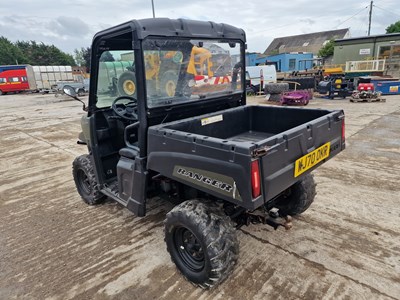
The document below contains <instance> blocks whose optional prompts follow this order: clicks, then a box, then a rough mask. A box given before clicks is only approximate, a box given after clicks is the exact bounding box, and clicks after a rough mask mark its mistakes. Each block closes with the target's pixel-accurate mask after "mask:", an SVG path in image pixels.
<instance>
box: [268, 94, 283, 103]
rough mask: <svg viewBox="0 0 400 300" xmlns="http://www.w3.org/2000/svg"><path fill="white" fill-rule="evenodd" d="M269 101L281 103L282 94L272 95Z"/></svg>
mask: <svg viewBox="0 0 400 300" xmlns="http://www.w3.org/2000/svg"><path fill="white" fill-rule="evenodd" d="M268 100H269V101H273V102H279V101H281V94H271V95H270V96H269V99H268Z"/></svg>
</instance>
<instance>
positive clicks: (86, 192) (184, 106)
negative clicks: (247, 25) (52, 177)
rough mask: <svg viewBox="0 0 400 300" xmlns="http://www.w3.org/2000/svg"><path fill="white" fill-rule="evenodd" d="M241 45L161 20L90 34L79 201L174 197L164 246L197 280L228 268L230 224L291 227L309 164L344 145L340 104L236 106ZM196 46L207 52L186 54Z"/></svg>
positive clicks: (206, 27)
mask: <svg viewBox="0 0 400 300" xmlns="http://www.w3.org/2000/svg"><path fill="white" fill-rule="evenodd" d="M245 43H246V38H245V33H244V31H243V30H241V29H238V28H235V27H233V26H230V25H226V24H216V23H213V22H201V21H192V20H181V19H179V20H170V19H166V18H163V19H144V20H134V21H130V22H127V23H124V24H122V25H119V26H115V27H112V28H110V29H107V30H104V31H101V32H99V33H98V34H96V35H95V37H94V39H93V45H92V53H91V57H92V60H91V79H90V80H91V82H90V93H89V104H88V107H87V108H85V106H84V108H85V110H86V111H87V115H86V116H84V117H83V118H82V133H81V134H80V140H79V141H78V142H79V143H82V144H86V145H87V148H88V154H87V155H82V156H79V157H77V158H76V159H75V161H74V162H73V176H74V180H75V183H76V187H77V190H78V192H79V194H80V195H81V197H82V198H83V200H84V201H85V202H86V203H87V204H90V205H93V204H97V203H100V202H101V201H102V200H103V199H104V198H105V197H109V198H112V199H114V200H115V201H117V202H119V203H120V204H122V205H123V206H125V207H127V208H128V209H129V210H131V211H132V212H133V213H134V214H135V215H137V216H139V217H143V216H145V214H146V199H147V197H148V195H149V194H150V192H151V194H152V195H154V194H155V193H156V194H158V195H160V196H163V195H168V196H169V197H173V198H174V199H176V202H177V203H180V204H179V205H176V206H175V207H174V208H173V209H172V210H171V211H170V212H168V213H167V215H166V219H165V241H166V246H167V250H168V252H169V253H170V255H171V258H172V260H173V262H174V263H175V264H176V266H177V268H178V269H179V271H180V272H181V273H182V274H183V275H184V276H185V277H186V278H187V279H188V280H190V281H192V282H193V283H195V284H197V285H199V286H201V287H204V288H208V287H211V286H214V285H216V284H218V283H220V282H222V281H223V280H224V279H225V278H226V277H227V276H228V275H229V273H230V272H231V271H232V270H233V267H234V265H235V262H236V261H237V258H238V250H239V244H238V239H237V237H236V229H237V228H239V227H240V226H243V225H247V224H250V223H264V224H269V225H271V226H273V227H274V228H275V229H276V228H277V227H278V226H284V227H285V228H290V227H291V218H290V216H291V215H297V214H300V213H302V212H304V211H305V210H306V209H307V208H308V207H309V206H310V205H311V203H312V202H313V200H314V196H315V193H316V191H315V183H314V180H313V177H312V175H311V174H310V172H311V171H312V170H314V169H315V168H316V167H317V166H319V165H321V164H322V163H323V162H325V161H326V160H328V159H330V158H332V157H333V156H335V155H336V154H338V153H339V152H340V151H342V150H343V149H344V148H345V136H344V114H343V111H340V110H338V111H328V110H321V109H298V108H282V107H267V106H247V105H246V92H245V84H244V83H245V67H244V66H245V63H244V59H245V49H246V44H245ZM194 47H196V48H205V49H207V51H203V52H205V53H211V55H213V56H216V57H213V58H214V59H210V60H208V59H204V58H201V57H196V54H194V52H193V51H192V50H193V48H194ZM196 53H199V51H197V52H196ZM200 53H202V52H201V51H200ZM193 55H194V56H193ZM149 57H151V60H149V59H148V58H149ZM154 60H156V61H157V66H156V67H155V66H154V64H152V63H154ZM193 61H194V62H199V61H202V63H200V64H199V63H197V64H195V65H194V67H195V68H197V69H202V71H203V72H201V74H202V75H201V76H203V77H202V78H196V76H198V75H196V74H194V72H193V71H190V70H191V69H192V67H193V63H191V62H193ZM210 61H212V65H207V64H208V63H209V62H210ZM109 62H114V63H115V62H120V63H121V64H122V65H124V69H123V70H122V71H121V70H120V71H118V72H114V71H113V70H112V68H108V67H107V68H105V67H104V64H105V63H109ZM210 70H211V71H210ZM197 71H199V70H197ZM199 73H200V72H197V74H199ZM110 79H111V80H110ZM65 92H66V93H67V94H70V95H71V96H74V97H75V98H76V95H75V91H74V89H68V88H67V89H66V91H65ZM76 99H78V98H76ZM162 198H165V197H160V201H162V200H161V199H162ZM174 202H175V201H174ZM160 251H161V250H160Z"/></svg>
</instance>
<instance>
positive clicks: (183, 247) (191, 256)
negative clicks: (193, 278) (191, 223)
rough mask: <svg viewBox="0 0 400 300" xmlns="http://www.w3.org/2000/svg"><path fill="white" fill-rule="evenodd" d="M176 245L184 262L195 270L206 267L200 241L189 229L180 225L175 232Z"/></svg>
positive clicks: (198, 270)
mask: <svg viewBox="0 0 400 300" xmlns="http://www.w3.org/2000/svg"><path fill="white" fill-rule="evenodd" d="M174 245H175V248H176V251H177V253H178V255H179V257H180V258H181V260H182V261H183V263H184V264H185V265H186V266H187V267H188V268H189V269H190V270H192V271H193V272H200V271H201V270H203V268H204V264H205V259H204V252H203V248H202V247H201V244H200V241H199V240H198V239H197V237H196V236H195V235H194V234H193V232H191V231H190V230H189V229H187V228H184V227H179V228H177V229H176V230H175V232H174Z"/></svg>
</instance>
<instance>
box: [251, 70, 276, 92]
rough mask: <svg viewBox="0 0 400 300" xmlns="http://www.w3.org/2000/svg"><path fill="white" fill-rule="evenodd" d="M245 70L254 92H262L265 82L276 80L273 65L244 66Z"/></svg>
mask: <svg viewBox="0 0 400 300" xmlns="http://www.w3.org/2000/svg"><path fill="white" fill-rule="evenodd" d="M246 71H247V72H248V73H249V75H250V80H251V86H252V88H253V90H254V92H255V93H257V92H263V91H264V85H265V84H266V83H275V82H276V69H275V66H274V65H266V66H251V67H246ZM261 80H263V86H261V89H260V81H261Z"/></svg>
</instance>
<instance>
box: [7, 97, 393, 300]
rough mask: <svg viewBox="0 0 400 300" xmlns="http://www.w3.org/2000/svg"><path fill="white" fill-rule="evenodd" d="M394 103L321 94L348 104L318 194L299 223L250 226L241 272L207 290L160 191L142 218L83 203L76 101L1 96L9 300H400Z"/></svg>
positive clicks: (109, 205)
mask: <svg viewBox="0 0 400 300" xmlns="http://www.w3.org/2000/svg"><path fill="white" fill-rule="evenodd" d="M386 98H387V102H386V103H350V102H349V101H348V100H323V99H316V100H312V101H311V103H310V105H309V107H310V108H328V109H335V108H342V109H344V110H345V113H346V130H347V132H346V136H347V142H346V143H347V149H346V150H345V151H344V152H342V153H341V154H340V155H338V156H337V157H335V158H334V159H332V160H330V161H329V162H328V163H326V164H324V165H323V166H321V167H319V168H318V169H317V170H316V171H315V172H314V174H315V179H316V182H317V184H318V186H317V191H318V194H317V197H316V199H315V202H314V204H313V205H312V206H311V208H310V209H309V210H308V211H307V212H305V213H304V214H303V215H302V216H300V217H298V218H295V220H294V222H293V223H294V227H293V228H292V230H290V231H285V230H283V229H279V230H277V231H274V230H273V229H272V228H270V227H268V226H263V225H251V226H249V227H245V228H242V229H241V230H240V231H239V232H238V236H239V240H240V257H239V261H238V264H237V265H236V268H235V271H234V272H233V273H232V274H231V276H230V277H229V278H228V279H227V280H226V281H225V282H224V283H223V284H221V285H220V286H218V287H217V288H215V289H212V290H210V291H204V290H201V289H199V288H196V287H194V286H193V285H192V284H190V283H189V282H187V281H186V280H185V279H183V277H182V276H181V275H180V274H179V273H178V272H177V271H176V268H175V266H174V265H173V263H172V262H171V260H170V258H169V255H168V253H167V251H166V247H165V245H164V241H163V238H164V237H163V236H164V235H163V220H164V217H165V214H166V212H167V211H169V210H170V209H171V208H172V204H169V203H166V202H164V201H162V200H160V199H158V198H153V199H151V200H150V201H149V203H150V204H149V210H148V211H149V213H148V215H147V216H146V217H144V218H138V217H135V216H133V215H132V214H131V213H130V212H129V211H128V210H126V209H124V208H122V207H121V206H120V205H118V204H116V203H114V202H112V201H108V202H106V203H105V204H104V205H100V206H96V207H90V206H87V205H85V204H84V203H83V202H82V201H81V199H80V197H79V195H78V193H77V192H76V190H75V186H74V183H73V179H72V175H71V164H72V160H73V159H74V158H75V156H77V155H80V154H83V153H85V151H86V148H85V146H80V145H77V144H76V137H77V134H78V133H79V131H80V121H79V120H80V117H81V115H82V114H83V112H82V110H81V106H80V104H79V103H78V102H76V101H73V100H69V99H67V98H63V97H59V98H55V97H54V96H53V95H44V96H43V95H6V96H2V97H0V112H1V118H0V299H297V298H302V299H400V184H399V183H400V97H399V96H388V97H386ZM249 102H250V103H256V102H260V103H262V102H263V98H262V97H261V98H252V99H250V101H249Z"/></svg>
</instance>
